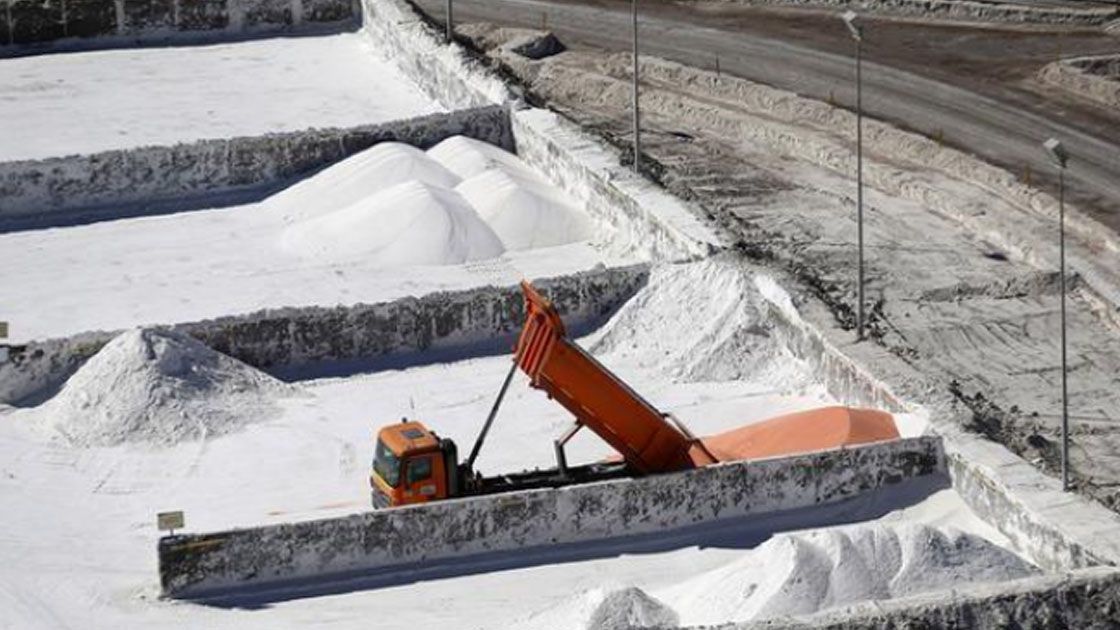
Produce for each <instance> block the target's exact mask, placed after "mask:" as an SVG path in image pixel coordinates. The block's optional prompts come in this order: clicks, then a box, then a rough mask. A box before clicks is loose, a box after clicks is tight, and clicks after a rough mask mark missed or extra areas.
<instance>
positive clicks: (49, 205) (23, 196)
mask: <svg viewBox="0 0 1120 630" xmlns="http://www.w3.org/2000/svg"><path fill="white" fill-rule="evenodd" d="M454 135H465V136H470V137H472V138H476V139H479V140H482V141H484V142H488V143H490V144H493V145H496V146H499V147H502V148H504V149H507V150H513V136H512V133H511V131H510V125H509V114H508V112H507V111H506V109H505V108H503V107H499V106H488V107H480V108H474V109H468V110H461V111H455V112H451V113H447V114H432V115H429V116H422V117H418V118H412V119H409V120H400V121H393V122H388V123H382V124H377V125H365V126H361V127H352V128H348V129H310V130H306V131H297V132H291V133H274V134H266V135H263V136H251V137H241V138H232V139H220V140H200V141H198V142H191V143H183V144H177V145H174V146H155V147H141V148H136V149H126V150H120V151H106V152H103V153H95V154H91V155H74V156H69V157H62V158H50V159H46V160H26V161H18V162H3V163H0V199H3V200H4V203H3V204H2V205H0V231H5V230H11V229H21V228H24V227H45V226H51V225H59V224H65V223H71V222H75V221H89V220H96V219H109V218H120V217H123V216H137V215H144V214H160V213H163V212H167V211H169V210H176V209H181V208H183V207H185V206H186V207H191V206H192V205H193V207H213V206H214V205H220V202H222V201H225V200H224V199H223V196H227V197H228V196H234V195H237V194H239V193H240V194H247V193H252V194H253V195H254V196H255V197H260V196H263V195H264V194H266V193H267V192H270V191H271V190H274V189H276V188H278V187H280V186H283V185H285V184H287V183H290V182H292V181H294V180H295V179H297V178H299V177H300V176H305V175H307V174H309V173H311V172H313V171H315V170H317V169H320V168H323V167H325V166H327V165H329V164H331V163H333V162H337V161H338V160H341V159H343V158H345V157H348V156H350V155H353V154H354V153H357V152H359V151H362V150H364V149H366V148H369V147H370V146H372V145H374V144H377V143H379V142H386V141H391V140H392V141H398V142H404V143H407V144H411V145H413V146H417V147H420V148H422V149H426V148H428V147H430V146H432V145H434V144H436V143H438V142H439V141H441V140H443V139H445V138H447V137H449V136H454ZM227 203H228V201H227Z"/></svg>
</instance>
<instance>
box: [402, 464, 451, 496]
mask: <svg viewBox="0 0 1120 630" xmlns="http://www.w3.org/2000/svg"><path fill="white" fill-rule="evenodd" d="M439 455H440V454H439V453H430V454H427V455H420V456H417V457H412V458H409V460H408V464H407V465H406V466H405V472H404V477H405V478H404V483H405V488H404V502H405V503H422V502H424V501H432V500H435V499H446V498H447V474H446V471H444V466H443V458H442V457H440V456H439Z"/></svg>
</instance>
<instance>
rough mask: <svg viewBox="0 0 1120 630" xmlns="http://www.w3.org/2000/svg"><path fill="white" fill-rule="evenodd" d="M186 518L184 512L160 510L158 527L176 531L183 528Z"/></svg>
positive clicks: (157, 520)
mask: <svg viewBox="0 0 1120 630" xmlns="http://www.w3.org/2000/svg"><path fill="white" fill-rule="evenodd" d="M185 522H186V520H185V519H184V518H183V512H182V511H177V512H160V513H159V514H156V527H158V528H159V529H160V530H167V531H170V532H172V533H174V531H175V530H177V529H183V524H184V523H185Z"/></svg>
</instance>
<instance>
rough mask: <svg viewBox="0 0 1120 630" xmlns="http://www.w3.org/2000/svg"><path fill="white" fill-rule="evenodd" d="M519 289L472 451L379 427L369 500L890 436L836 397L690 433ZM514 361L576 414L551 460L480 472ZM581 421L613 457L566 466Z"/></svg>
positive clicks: (380, 502) (405, 499)
mask: <svg viewBox="0 0 1120 630" xmlns="http://www.w3.org/2000/svg"><path fill="white" fill-rule="evenodd" d="M521 289H522V291H523V293H524V295H525V325H524V327H523V328H522V330H521V334H520V336H519V337H518V340H517V346H516V348H515V351H514V361H513V365H511V366H510V371H509V373H508V374H507V375H506V379H505V382H504V383H503V384H502V388H501V390H500V393H499V395H498V399H497V400H496V401H495V403H494V406H493V408H492V409H491V411H490V415H489V417H488V418H487V419H486V422H485V423H484V424H483V427H482V431H481V432H480V434H479V436H478V440H476V442H475V444H474V448H473V449H472V450H471V453H470V455H469V456H468V457H467V459H466V460H464V461H463V462H459V459H458V449H457V447H456V445H455V443H454V442H453V441H452V440H450V439H447V438H440V437H439V436H437V435H436V434H435V433H434V432H433V431H431V430H430V429H428V428H427V427H425V426H424V425H423V424H422V423H420V422H407V421H403V422H401V423H399V424H393V425H388V426H386V427H383V428H382V429H381V430H380V431H379V433H378V435H377V445H376V452H375V455H374V458H373V470H372V471H371V473H370V486H371V489H372V492H371V497H372V502H373V505H374V506H375V507H392V506H398V505H406V504H410V503H420V502H425V501H435V500H440V499H447V498H451V497H459V496H472V495H480V494H493V493H498V492H510V491H515V490H525V489H531V488H549V487H559V486H565V485H571V484H577V483H586V482H589V481H597V480H601V479H610V478H615V477H628V476H635V475H649V474H657V473H669V472H676V471H681V470H688V469H691V468H697V467H701V466H708V465H711V464H714V463H717V462H722V461H737V460H742V459H758V458H763V457H774V456H778V455H791V454H794V453H804V452H810V451H818V450H824V449H830V448H837V447H840V446H845V445H852V444H865V443H870V442H878V441H883V440H892V439H897V438H898V429H897V428H896V427H895V424H894V419H893V418H892V417H891V415H890V414H888V413H885V412H882V411H875V410H870V409H854V408H849V407H839V406H836V407H825V408H821V409H813V410H810V411H804V412H800V413H794V414H789V415H786V416H781V417H777V418H773V419H770V420H767V421H764V422H760V423H756V424H751V425H748V426H745V427H740V428H738V429H733V430H731V431H727V432H724V433H721V434H719V435H714V436H710V437H705V438H696V437H694V436H693V435H692V434H691V433H690V432H689V431H688V429H687V428H686V427H685V426H684V425H683V424H681V423H680V422H678V421H677V420H676V419H675V418H674V417H673V416H671V415H669V414H665V413H662V412H660V411H658V410H657V408H655V407H654V406H653V405H652V404H650V403H649V402H648V401H646V400H645V399H644V398H642V397H641V396H640V395H638V393H637V392H635V391H634V390H632V389H631V388H630V387H629V386H628V385H626V383H624V382H623V381H622V380H620V379H619V378H618V377H617V376H615V375H614V374H613V373H611V371H610V370H608V369H607V368H606V367H604V366H603V365H601V364H600V363H599V362H598V361H596V360H595V359H594V358H593V357H592V356H591V355H589V354H587V353H586V352H584V350H583V349H582V348H580V347H579V346H577V345H576V344H575V343H573V342H572V341H571V340H569V339H568V338H567V333H566V331H565V329H564V324H563V322H562V321H561V320H560V316H559V315H558V314H557V312H556V309H555V308H554V307H553V306H552V304H551V303H549V302H548V300H546V299H545V298H543V297H541V295H540V294H539V293H537V292H536V290H535V289H534V288H533V287H532V285H530V284H529V283H528V282H522V283H521ZM518 368H520V369H521V370H522V371H523V372H524V373H525V374H527V375H528V376H529V378H530V384H531V386H532V387H534V388H537V389H541V390H543V391H544V392H545V393H546V394H548V396H549V397H550V398H552V399H554V400H556V401H557V402H558V403H560V404H561V405H562V406H563V407H564V408H565V409H567V410H568V411H569V412H571V414H572V415H573V416H574V417H575V423H574V425H573V426H572V428H571V429H570V430H569V431H567V432H566V433H565V434H564V435H562V436H561V437H559V438H558V439H556V440H555V441H554V445H555V449H556V464H557V465H556V467H555V468H551V469H547V470H534V471H525V472H520V473H513V474H506V475H497V476H493V477H484V476H482V475H480V474H479V473H478V472H477V471H475V470H474V462H475V459H476V458H477V457H478V453H479V449H480V448H481V446H482V443H483V441H484V440H485V438H486V434H487V433H488V431H489V430H490V427H491V425H492V424H493V421H494V418H495V416H496V414H497V411H498V408H499V407H500V405H501V401H502V398H503V397H504V395H505V392H506V390H507V389H508V388H509V384H510V381H511V380H512V378H513V375H514V373H515V372H516V371H517V369H518ZM583 427H586V428H588V429H589V430H591V431H593V432H594V433H595V434H596V435H598V436H599V437H601V438H602V439H603V440H604V441H605V442H606V443H607V444H609V445H610V446H611V448H613V449H614V450H615V451H616V452H617V453H618V454H619V459H618V460H612V461H607V462H597V463H593V464H587V465H582V466H568V464H567V460H566V457H565V455H564V445H565V444H566V443H567V441H568V440H570V439H571V437H572V436H573V435H575V433H576V432H577V431H579V430H580V429H582V428H583Z"/></svg>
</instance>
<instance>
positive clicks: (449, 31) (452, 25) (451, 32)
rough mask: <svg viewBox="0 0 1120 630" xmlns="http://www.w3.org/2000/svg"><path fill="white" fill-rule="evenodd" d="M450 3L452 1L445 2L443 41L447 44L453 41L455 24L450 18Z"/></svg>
mask: <svg viewBox="0 0 1120 630" xmlns="http://www.w3.org/2000/svg"><path fill="white" fill-rule="evenodd" d="M451 2H452V0H447V30H446V32H445V33H444V39H446V40H447V43H448V44H450V43H451V42H452V41H453V40H454V39H455V23H454V21H453V18H452V15H453V13H452V10H451Z"/></svg>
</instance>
